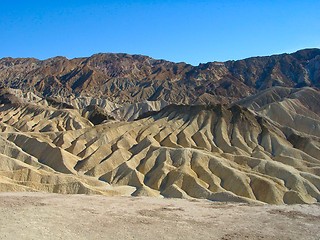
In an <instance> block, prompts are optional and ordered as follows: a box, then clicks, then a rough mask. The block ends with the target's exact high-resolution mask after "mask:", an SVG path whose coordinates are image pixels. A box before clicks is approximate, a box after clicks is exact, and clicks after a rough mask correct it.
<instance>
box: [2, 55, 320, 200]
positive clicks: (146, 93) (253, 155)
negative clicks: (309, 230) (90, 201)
mask: <svg viewBox="0 0 320 240" xmlns="http://www.w3.org/2000/svg"><path fill="white" fill-rule="evenodd" d="M319 56H320V50H319V49H307V50H301V51H298V52H296V53H293V54H281V55H274V56H270V57H255V58H249V59H245V60H240V61H228V62H225V63H217V62H212V63H207V64H200V65H199V66H191V65H188V64H185V63H172V62H168V61H164V60H154V59H152V58H149V57H145V56H140V55H128V54H96V55H93V56H91V57H89V58H76V59H71V60H68V59H66V58H64V57H57V58H52V59H48V60H44V61H40V60H37V59H31V58H30V59H12V58H5V59H1V60H0V82H1V84H2V87H1V91H0V191H45V192H53V193H69V194H71V193H74V194H76V193H82V194H101V195H107V196H113V195H121V196H122V195H125V196H153V197H175V198H186V199H193V198H203V199H208V200H212V201H236V202H246V203H271V204H284V203H285V204H293V203H315V202H320V117H319V112H320V108H319V106H320V92H319V90H318V88H317V87H318V85H319V79H320V72H319V61H320V58H319Z"/></svg>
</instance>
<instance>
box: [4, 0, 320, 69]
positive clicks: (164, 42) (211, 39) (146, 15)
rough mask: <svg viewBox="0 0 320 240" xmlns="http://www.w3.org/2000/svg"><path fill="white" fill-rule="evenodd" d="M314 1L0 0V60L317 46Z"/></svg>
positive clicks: (177, 56)
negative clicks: (110, 53) (111, 53)
mask: <svg viewBox="0 0 320 240" xmlns="http://www.w3.org/2000/svg"><path fill="white" fill-rule="evenodd" d="M319 9H320V1H319V0H314V1H312V0H304V1H302V0H299V1H296V0H291V1H281V0H269V1H267V0H265V1H249V0H248V1H245V0H242V1H240V0H233V1H232V0H230V1H222V0H221V1H213V0H212V1H205V0H203V1H201V0H199V1H190V0H185V1H182V0H177V1H166V0H163V1H143V0H137V1H103V0H101V1H97V0H91V1H82V0H78V1H73V0H69V1H61V0H52V1H45V0H43V1H32V0H28V1H26V0H23V1H13V0H11V1H7V0H1V1H0V34H1V35H0V36H1V44H0V58H1V57H7V56H11V57H36V58H39V59H45V58H49V57H53V56H66V57H68V58H73V57H82V56H90V55H92V54H94V53H99V52H125V53H130V54H143V55H148V56H151V57H153V58H157V59H166V60H170V61H175V62H180V61H183V62H187V63H191V64H194V65H197V64H199V63H200V62H208V61H225V60H237V59H242V58H246V57H251V56H262V55H270V54H277V53H283V52H294V51H296V50H298V49H302V48H320V14H319Z"/></svg>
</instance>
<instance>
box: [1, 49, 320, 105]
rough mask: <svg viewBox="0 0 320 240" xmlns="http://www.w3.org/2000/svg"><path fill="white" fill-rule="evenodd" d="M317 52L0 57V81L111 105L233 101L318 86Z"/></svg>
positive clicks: (319, 56)
mask: <svg viewBox="0 0 320 240" xmlns="http://www.w3.org/2000/svg"><path fill="white" fill-rule="evenodd" d="M319 82H320V49H305V50H301V51H298V52H295V53H292V54H281V55H273V56H269V57H253V58H248V59H244V60H239V61H227V62H209V63H206V64H200V65H199V66H192V65H189V64H186V63H173V62H168V61H165V60H155V59H152V58H150V57H147V56H141V55H128V54H95V55H93V56H91V57H88V58H75V59H70V60H69V59H67V58H64V57H55V58H50V59H47V60H43V61H40V60H38V59H34V58H17V59H13V58H3V59H0V83H1V84H2V86H4V87H9V88H19V89H22V90H23V91H25V92H34V93H37V94H38V95H41V96H52V95H53V96H57V95H58V96H62V97H67V96H77V97H78V96H79V95H81V96H87V97H99V98H107V99H108V100H109V101H112V102H115V103H123V102H128V103H136V102H141V101H144V100H149V101H157V100H164V101H167V102H169V103H184V104H190V103H196V102H197V103H217V102H225V103H227V102H233V101H235V100H238V99H240V98H243V97H246V96H249V95H251V94H253V93H257V92H258V91H260V90H263V89H267V88H269V87H271V86H283V87H302V86H311V87H319Z"/></svg>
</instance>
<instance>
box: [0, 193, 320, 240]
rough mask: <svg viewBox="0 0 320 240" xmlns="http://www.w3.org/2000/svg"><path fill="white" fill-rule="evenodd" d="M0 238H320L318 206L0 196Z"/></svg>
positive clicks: (15, 194)
mask: <svg viewBox="0 0 320 240" xmlns="http://www.w3.org/2000/svg"><path fill="white" fill-rule="evenodd" d="M0 239H193V240H194V239H224V240H226V239H272V240H275V239H320V205H319V204H314V205H290V206H288V205H281V206H275V205H247V204H235V203H217V202H210V201H206V200H192V201H190V200H183V199H161V198H147V197H104V196H96V195H59V194H47V193H0Z"/></svg>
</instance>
